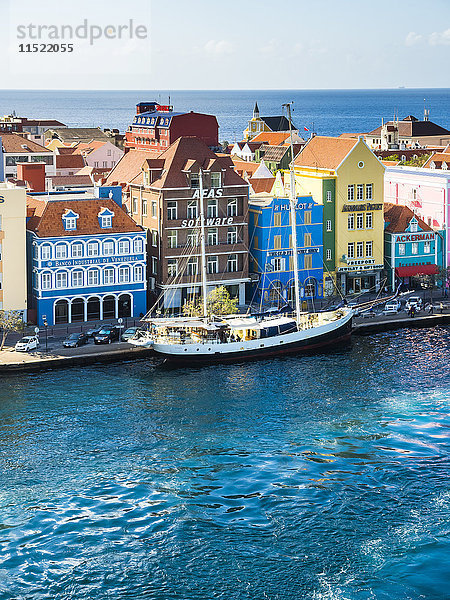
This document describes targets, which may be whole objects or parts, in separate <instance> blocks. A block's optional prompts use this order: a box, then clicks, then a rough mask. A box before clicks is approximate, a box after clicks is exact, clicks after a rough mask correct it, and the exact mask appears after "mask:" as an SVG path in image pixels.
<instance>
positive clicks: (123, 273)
mask: <svg viewBox="0 0 450 600" xmlns="http://www.w3.org/2000/svg"><path fill="white" fill-rule="evenodd" d="M129 281H130V268H129V267H120V268H119V283H129Z"/></svg>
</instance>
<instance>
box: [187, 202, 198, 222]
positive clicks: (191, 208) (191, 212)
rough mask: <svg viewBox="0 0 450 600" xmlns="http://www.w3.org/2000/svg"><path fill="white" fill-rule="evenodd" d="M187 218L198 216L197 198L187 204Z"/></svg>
mask: <svg viewBox="0 0 450 600" xmlns="http://www.w3.org/2000/svg"><path fill="white" fill-rule="evenodd" d="M187 218H188V219H196V218H197V200H189V202H188V205H187Z"/></svg>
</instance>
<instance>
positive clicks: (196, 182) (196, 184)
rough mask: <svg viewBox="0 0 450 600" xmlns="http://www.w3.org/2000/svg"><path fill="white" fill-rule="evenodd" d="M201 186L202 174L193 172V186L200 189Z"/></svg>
mask: <svg viewBox="0 0 450 600" xmlns="http://www.w3.org/2000/svg"><path fill="white" fill-rule="evenodd" d="M199 187H200V175H199V174H198V173H191V188H194V189H196V190H197V189H198V188H199Z"/></svg>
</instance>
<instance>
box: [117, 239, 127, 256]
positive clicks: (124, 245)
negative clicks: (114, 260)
mask: <svg viewBox="0 0 450 600" xmlns="http://www.w3.org/2000/svg"><path fill="white" fill-rule="evenodd" d="M129 252H130V242H129V241H128V240H120V241H119V254H129Z"/></svg>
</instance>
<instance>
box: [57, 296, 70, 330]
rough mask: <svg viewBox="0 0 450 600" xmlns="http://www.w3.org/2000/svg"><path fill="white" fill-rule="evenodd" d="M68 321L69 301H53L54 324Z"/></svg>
mask: <svg viewBox="0 0 450 600" xmlns="http://www.w3.org/2000/svg"><path fill="white" fill-rule="evenodd" d="M68 322H69V303H68V302H67V300H58V301H57V302H55V324H58V323H68Z"/></svg>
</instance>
